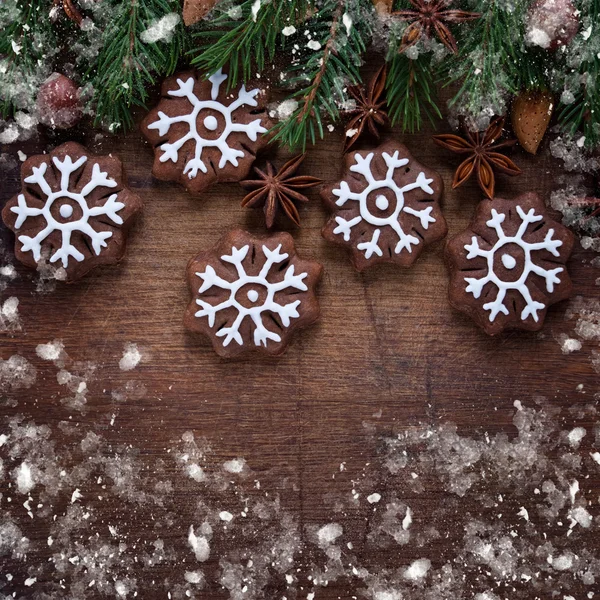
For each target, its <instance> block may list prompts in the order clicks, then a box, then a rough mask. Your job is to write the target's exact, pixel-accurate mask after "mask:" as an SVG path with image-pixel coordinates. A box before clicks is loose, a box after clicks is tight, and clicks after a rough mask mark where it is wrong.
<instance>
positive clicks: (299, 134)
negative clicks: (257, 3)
mask: <svg viewBox="0 0 600 600" xmlns="http://www.w3.org/2000/svg"><path fill="white" fill-rule="evenodd" d="M373 14H374V8H373V4H372V3H371V2H370V1H366V0H357V1H354V2H344V1H343V0H325V1H324V2H323V3H322V4H321V5H320V7H319V10H318V11H317V12H316V13H315V14H314V16H313V17H312V18H311V19H310V21H308V22H307V23H306V26H305V30H306V31H308V32H309V34H310V39H309V41H308V42H305V44H306V47H307V48H308V49H309V50H310V51H312V53H311V55H309V56H308V57H299V58H298V61H297V63H296V64H295V65H293V66H292V68H291V69H290V75H291V76H290V79H289V81H288V83H289V84H290V85H292V86H295V87H297V86H300V88H299V89H297V91H296V92H295V93H294V94H293V96H292V98H293V99H295V100H297V102H298V107H297V108H296V110H295V111H294V112H293V113H292V114H291V115H290V117H289V118H287V119H286V120H284V121H281V122H280V123H278V125H276V126H275V128H274V129H275V132H276V133H275V139H276V140H279V141H281V142H283V143H284V144H286V145H287V146H290V147H292V148H295V147H300V148H302V149H304V148H305V147H306V142H307V141H309V140H310V142H311V143H314V142H315V141H316V139H317V137H319V138H322V137H323V133H324V125H323V119H324V118H326V117H328V118H330V119H331V120H332V121H337V120H338V119H339V116H340V105H341V104H343V103H344V101H345V100H346V99H347V94H346V86H347V85H355V84H357V83H359V82H360V81H361V77H360V73H359V66H360V65H361V63H362V56H363V54H364V53H365V51H366V47H367V44H368V42H369V41H370V38H371V33H372V22H373Z"/></svg>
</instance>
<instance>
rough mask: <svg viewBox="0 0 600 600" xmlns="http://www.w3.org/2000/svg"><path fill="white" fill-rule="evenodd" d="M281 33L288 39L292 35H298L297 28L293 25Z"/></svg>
mask: <svg viewBox="0 0 600 600" xmlns="http://www.w3.org/2000/svg"><path fill="white" fill-rule="evenodd" d="M281 33H282V34H283V35H285V36H286V37H288V36H290V35H294V34H295V33H296V28H295V27H294V26H293V25H288V26H287V27H284V28H283V29H282V30H281Z"/></svg>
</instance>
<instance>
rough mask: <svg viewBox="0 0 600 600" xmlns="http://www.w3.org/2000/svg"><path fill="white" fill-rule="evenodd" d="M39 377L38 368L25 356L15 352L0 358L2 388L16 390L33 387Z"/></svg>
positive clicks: (0, 385)
mask: <svg viewBox="0 0 600 600" xmlns="http://www.w3.org/2000/svg"><path fill="white" fill-rule="evenodd" d="M36 378H37V369H36V368H35V367H34V366H33V365H32V364H31V363H30V362H29V361H28V360H27V359H26V358H24V357H22V356H20V355H18V354H13V355H12V356H11V357H10V358H8V359H7V360H2V359H0V390H9V391H14V390H18V389H22V388H29V387H31V386H32V385H33V384H34V383H35V380H36Z"/></svg>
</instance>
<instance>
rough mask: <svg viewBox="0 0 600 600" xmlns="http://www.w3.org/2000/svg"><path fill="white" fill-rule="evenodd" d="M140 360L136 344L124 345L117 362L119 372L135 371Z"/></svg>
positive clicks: (140, 356) (140, 355)
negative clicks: (121, 354)
mask: <svg viewBox="0 0 600 600" xmlns="http://www.w3.org/2000/svg"><path fill="white" fill-rule="evenodd" d="M141 360H142V354H141V352H140V351H139V348H138V347H137V346H136V344H131V343H128V344H125V349H124V351H123V356H122V358H121V360H120V361H119V369H121V371H131V370H133V369H135V368H136V367H137V366H138V364H139V363H140V361H141Z"/></svg>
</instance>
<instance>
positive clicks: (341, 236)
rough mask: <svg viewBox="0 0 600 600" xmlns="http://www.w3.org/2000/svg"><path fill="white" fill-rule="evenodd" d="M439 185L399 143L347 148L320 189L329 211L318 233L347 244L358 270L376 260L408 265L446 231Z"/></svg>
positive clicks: (434, 174)
mask: <svg viewBox="0 0 600 600" xmlns="http://www.w3.org/2000/svg"><path fill="white" fill-rule="evenodd" d="M443 190H444V183H443V180H442V178H441V177H440V175H439V174H438V173H437V172H436V171H434V170H433V169H429V168H428V167H425V166H423V165H422V164H420V163H418V162H417V161H416V160H415V159H414V158H413V157H412V155H411V153H410V152H409V150H408V148H407V147H406V146H403V145H402V144H399V143H396V142H388V143H385V144H383V145H381V146H379V147H377V148H375V149H373V150H363V151H360V152H350V153H349V154H347V155H346V157H345V167H344V172H343V178H342V180H341V181H339V182H337V183H334V184H330V185H327V186H325V187H324V188H323V190H322V192H321V196H322V198H323V201H324V203H325V205H326V207H327V208H328V209H329V210H330V211H331V212H332V215H331V217H330V219H329V221H328V222H327V224H326V225H325V227H324V228H323V232H322V234H323V237H324V238H325V239H326V240H328V241H331V242H334V243H336V244H340V245H342V246H345V247H346V248H348V249H349V250H350V252H351V256H352V263H353V265H354V266H355V268H356V269H357V270H359V271H362V270H363V269H365V268H367V267H370V266H372V265H375V264H377V263H382V262H390V263H394V264H397V265H399V266H402V267H408V266H410V265H412V264H413V263H414V262H415V260H417V258H418V257H419V256H420V254H421V252H422V251H423V249H424V248H425V246H427V245H428V244H432V243H433V242H436V241H438V240H441V239H442V238H444V237H445V235H446V233H447V231H448V230H447V227H446V221H445V220H444V217H443V216H442V212H441V209H440V204H439V202H440V199H441V197H442V194H443Z"/></svg>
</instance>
